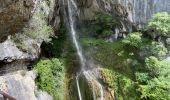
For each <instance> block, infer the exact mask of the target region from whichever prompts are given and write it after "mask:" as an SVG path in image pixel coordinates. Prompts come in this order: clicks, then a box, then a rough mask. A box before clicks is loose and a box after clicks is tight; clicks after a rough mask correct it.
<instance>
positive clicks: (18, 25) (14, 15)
mask: <svg viewBox="0 0 170 100" xmlns="http://www.w3.org/2000/svg"><path fill="white" fill-rule="evenodd" d="M34 5H35V4H34V0H0V40H1V41H2V40H4V37H6V36H8V35H9V34H13V33H16V32H18V31H20V30H21V29H22V28H23V26H24V24H25V23H26V22H28V21H29V19H30V16H31V15H32V11H33V9H34Z"/></svg>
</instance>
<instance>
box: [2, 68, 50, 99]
mask: <svg viewBox="0 0 170 100" xmlns="http://www.w3.org/2000/svg"><path fill="white" fill-rule="evenodd" d="M35 77H36V76H35V74H34V72H33V71H30V72H27V71H19V72H16V73H15V74H11V75H10V74H9V75H5V76H1V77H0V90H1V91H4V92H6V93H8V94H9V95H11V96H13V97H15V98H16V99H17V100H52V97H51V96H49V95H48V94H47V93H45V92H39V91H37V89H36V86H35V82H34V79H35Z"/></svg>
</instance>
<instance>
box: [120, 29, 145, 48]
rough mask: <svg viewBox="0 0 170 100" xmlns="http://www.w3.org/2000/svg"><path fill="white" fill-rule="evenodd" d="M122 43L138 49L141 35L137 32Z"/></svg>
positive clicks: (129, 35) (140, 43)
mask: <svg viewBox="0 0 170 100" xmlns="http://www.w3.org/2000/svg"><path fill="white" fill-rule="evenodd" d="M122 42H123V43H124V44H126V45H130V46H133V47H140V46H141V45H142V34H141V33H139V32H135V33H130V34H128V35H127V37H126V38H125V39H124V40H123V41H122Z"/></svg>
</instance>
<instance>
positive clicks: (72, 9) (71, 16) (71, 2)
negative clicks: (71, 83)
mask: <svg viewBox="0 0 170 100" xmlns="http://www.w3.org/2000/svg"><path fill="white" fill-rule="evenodd" d="M67 4H68V14H69V26H70V32H71V36H72V40H73V43H74V45H75V47H76V50H77V54H78V57H79V59H80V64H81V74H83V75H84V76H85V78H86V79H87V80H88V81H89V82H94V83H95V84H96V86H98V88H99V89H100V100H103V88H102V85H101V84H100V83H99V82H98V81H97V79H96V77H95V75H93V73H91V72H89V71H86V70H85V67H86V66H85V63H86V62H85V58H84V56H83V54H82V51H81V48H80V46H79V43H78V40H77V35H76V30H75V28H74V23H75V16H74V15H76V12H77V11H78V8H77V5H76V3H75V1H74V0H67ZM79 76H80V75H79V74H78V75H77V76H76V85H77V90H78V95H79V100H82V95H81V91H80V86H79ZM93 97H94V100H96V95H95V93H94V87H93Z"/></svg>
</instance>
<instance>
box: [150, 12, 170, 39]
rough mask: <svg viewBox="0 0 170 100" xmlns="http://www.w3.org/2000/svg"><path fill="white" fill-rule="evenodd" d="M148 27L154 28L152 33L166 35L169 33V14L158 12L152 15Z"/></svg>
mask: <svg viewBox="0 0 170 100" xmlns="http://www.w3.org/2000/svg"><path fill="white" fill-rule="evenodd" d="M148 28H149V29H153V30H156V31H155V32H154V33H153V34H152V35H156V36H158V35H164V36H167V35H168V34H169V33H170V15H169V14H168V13H167V12H160V13H157V14H155V15H153V17H152V19H151V21H150V22H149V24H148Z"/></svg>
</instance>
